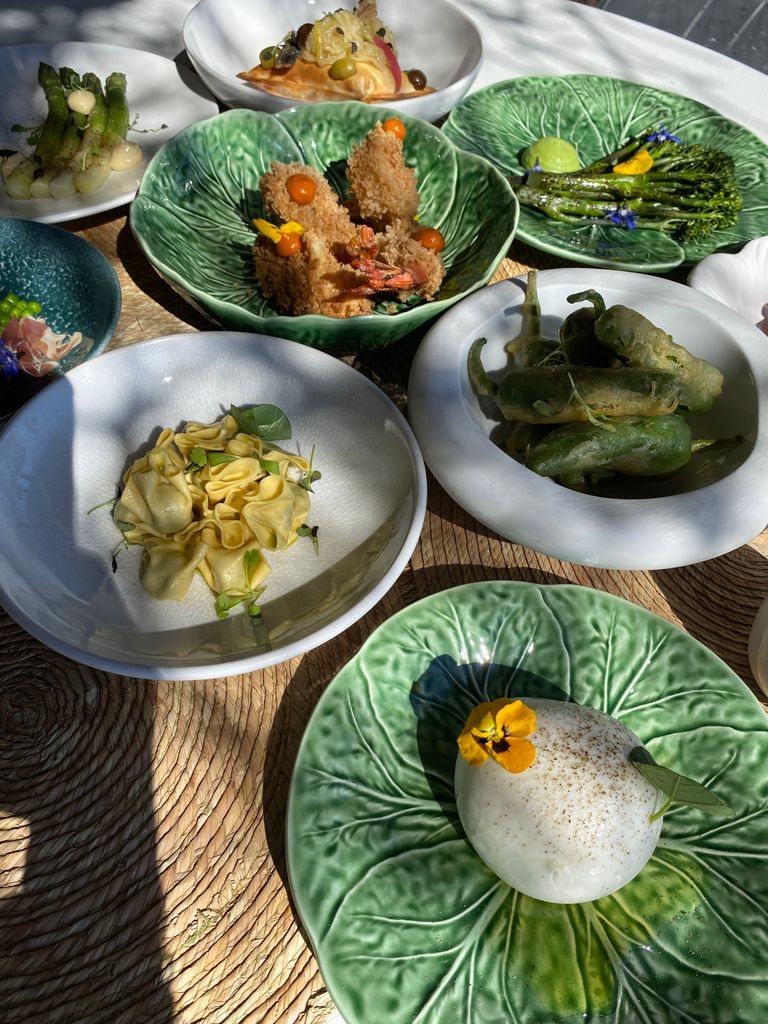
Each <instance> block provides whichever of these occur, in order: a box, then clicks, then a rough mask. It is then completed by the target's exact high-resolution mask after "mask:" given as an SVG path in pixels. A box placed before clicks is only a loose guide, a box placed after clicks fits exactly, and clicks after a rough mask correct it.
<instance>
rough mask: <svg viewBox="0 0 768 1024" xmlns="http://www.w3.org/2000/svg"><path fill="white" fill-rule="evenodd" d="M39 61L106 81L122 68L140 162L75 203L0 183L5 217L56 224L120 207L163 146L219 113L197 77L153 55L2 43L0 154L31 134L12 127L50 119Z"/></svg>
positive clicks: (90, 46) (0, 211)
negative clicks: (19, 193)
mask: <svg viewBox="0 0 768 1024" xmlns="http://www.w3.org/2000/svg"><path fill="white" fill-rule="evenodd" d="M41 61H44V62H45V63H46V64H52V65H53V66H54V67H56V68H60V67H71V68H73V69H74V70H75V71H77V72H79V73H80V74H84V73H85V72H86V71H93V72H95V74H97V75H98V76H99V78H100V79H101V80H102V83H103V82H104V79H105V78H106V76H107V75H108V74H110V72H112V71H123V72H124V73H125V76H126V96H127V99H128V109H129V111H130V115H131V120H132V121H133V119H134V118H135V119H136V121H135V125H134V128H133V129H132V130H131V131H129V133H128V139H129V141H131V142H137V143H138V144H139V145H140V146H141V149H142V154H143V159H142V162H141V164H140V165H139V167H138V168H136V169H135V170H133V171H121V172H120V173H116V174H112V175H110V177H109V179H108V180H107V182H106V184H105V185H104V186H103V187H102V188H100V189H99V190H98V192H94V193H93V195H89V196H76V197H74V198H73V199H59V200H57V199H30V200H24V199H10V198H9V196H8V195H7V193H6V191H5V189H4V188H3V186H2V184H0V216H3V217H23V218H25V219H26V220H37V221H42V222H43V223H45V224H55V223H58V222H61V221H67V220H73V219H74V218H75V217H84V216H86V215H89V214H92V213H101V212H102V211H104V210H112V209H114V208H115V207H116V206H122V205H123V204H124V203H128V202H130V201H131V199H133V197H134V196H135V195H136V189H137V188H138V187H139V182H140V181H141V176H142V174H143V173H144V169H145V167H146V166H147V164H148V163H149V161H150V159H151V158H152V157H153V156H154V155H155V153H156V152H157V151H158V150H159V149H160V147H161V146H162V145H163V143H165V142H167V141H168V140H169V139H171V138H173V136H174V135H176V134H177V133H178V132H180V131H181V129H182V128H186V127H187V125H189V124H193V123H194V122H195V121H202V120H204V119H205V118H207V117H213V115H214V114H217V113H218V112H219V108H218V106H217V104H216V103H215V102H214V100H213V99H211V97H210V95H209V93H208V92H207V90H206V89H205V87H204V85H203V84H202V82H201V81H200V80H199V79H198V77H197V75H195V74H194V72H192V71H190V70H188V69H187V68H183V67H179V65H178V64H174V62H173V61H171V60H167V59H166V58H165V57H158V56H157V55H156V54H154V53H147V52H145V51H144V50H130V49H128V48H126V47H124V46H108V45H104V44H101V43H25V44H24V45H20V46H0V67H1V68H2V69H3V73H2V75H0V149H14V150H15V149H19V148H20V147H22V144H23V142H24V140H25V139H26V136H25V135H23V134H21V135H20V134H19V133H17V132H13V131H11V128H12V126H13V125H15V124H20V125H24V126H25V127H28V126H31V125H36V124H40V123H41V122H42V121H43V120H44V118H45V114H46V111H47V105H46V101H45V96H44V95H43V91H42V89H41V88H40V86H39V85H38V84H37V68H38V65H39V64H40V62H41ZM22 148H23V147H22Z"/></svg>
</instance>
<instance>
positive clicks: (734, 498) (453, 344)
mask: <svg viewBox="0 0 768 1024" xmlns="http://www.w3.org/2000/svg"><path fill="white" fill-rule="evenodd" d="M587 288H594V289H595V290H596V291H598V292H600V293H601V294H602V295H603V297H604V298H605V301H606V305H613V304H615V303H622V304H624V305H626V306H630V307H632V308H634V309H637V310H639V311H640V312H641V313H643V314H644V315H645V316H647V317H648V318H649V319H650V320H652V321H653V322H654V323H655V324H656V325H657V326H659V327H662V328H663V329H664V330H666V331H667V332H668V333H669V334H671V335H672V336H673V337H674V339H675V340H676V341H677V342H678V343H680V344H683V345H685V346H686V347H687V348H689V349H690V350H691V351H692V352H693V353H694V354H695V355H698V356H703V357H704V358H705V359H708V360H710V362H712V363H714V364H715V365H716V366H717V367H718V368H719V369H720V370H721V371H722V372H723V373H724V375H725V384H724V387H723V393H722V395H721V396H720V398H719V399H718V400H717V402H716V403H715V405H714V406H713V408H712V409H711V410H710V411H709V412H707V413H704V414H700V415H697V416H691V417H689V422H690V424H691V427H692V429H693V433H694V437H720V438H729V437H733V436H736V435H741V437H742V441H741V442H740V443H739V444H738V445H737V446H736V447H734V448H732V449H730V450H727V451H709V452H701V453H698V454H696V455H694V457H693V458H692V459H691V462H690V463H689V465H688V466H687V467H686V468H685V469H684V470H683V471H681V472H679V473H677V474H675V476H674V477H671V478H669V479H667V480H664V481H657V482H651V481H641V480H637V481H634V480H633V481H632V482H631V484H628V485H627V486H626V492H627V493H631V494H632V495H633V496H632V497H602V496H595V495H589V494H582V493H578V492H576V491H571V490H568V489H567V488H565V487H562V486H560V485H559V484H557V483H555V482H554V481H553V480H549V479H547V478H545V477H542V476H539V475H537V474H536V473H534V472H533V471H531V470H529V469H526V468H525V467H524V466H523V465H521V464H520V463H518V462H516V461H515V460H514V459H512V458H511V457H510V456H509V455H507V454H506V453H505V452H504V451H502V449H501V448H499V447H498V446H497V445H496V444H495V443H494V442H493V441H492V440H491V439H490V437H491V434H492V433H493V432H494V431H496V430H497V429H498V428H499V421H500V417H498V414H496V415H494V410H493V409H492V408H491V407H490V405H489V401H490V400H488V399H483V400H479V399H478V398H477V396H476V395H475V394H474V392H473V391H472V388H471V387H470V384H469V380H468V378H467V370H466V362H467V353H468V351H469V347H470V345H471V344H472V342H473V341H474V340H475V338H477V337H480V336H485V337H486V338H487V339H488V341H487V345H486V346H485V348H484V349H483V362H484V365H485V367H486V369H487V370H489V372H491V373H493V372H494V371H496V370H500V369H502V368H503V367H504V366H505V365H506V353H505V352H504V344H505V342H506V341H508V340H509V339H510V338H513V337H514V336H516V335H517V334H518V333H519V332H520V327H521V319H522V318H521V308H522V303H523V298H524V278H516V279H513V280H510V281H503V282H501V283H500V284H496V285H493V286H492V287H490V288H485V289H483V291H481V292H477V293H475V294H474V295H471V296H469V297H468V298H466V299H464V300H463V301H462V302H460V303H458V304H457V305H456V306H454V307H453V309H452V310H450V311H449V312H448V313H446V314H445V315H444V316H443V317H442V318H441V319H440V320H439V321H438V322H437V324H436V325H435V326H434V327H433V328H432V329H431V330H430V331H429V333H428V334H427V335H426V337H425V338H424V340H423V342H422V344H421V346H420V348H419V351H418V353H417V355H416V358H415V360H414V364H413V368H412V371H411V377H410V381H409V386H408V412H409V419H410V422H411V424H412V426H413V429H414V430H415V432H416V436H417V438H418V439H419V444H420V445H421V449H422V452H423V454H424V458H425V460H426V462H427V465H428V466H429V467H430V469H431V470H432V472H433V473H434V474H435V476H436V477H437V479H438V480H439V481H440V483H441V484H442V485H443V487H444V488H445V490H446V491H448V493H449V494H450V495H451V496H452V497H453V498H454V499H455V500H456V501H457V502H458V503H459V504H460V505H461V506H462V507H464V508H465V509H467V511H469V512H470V513H471V514H472V515H474V516H475V517H476V518H477V519H479V520H480V522H482V523H484V524H485V525H486V526H489V527H490V528H491V529H493V530H495V531H496V532H497V533H499V534H501V536H503V537H506V538H508V539H510V540H514V541H517V542H518V543H520V544H524V545H525V546H527V547H529V548H534V549H535V550H537V551H541V552H543V553H544V554H547V555H552V556H554V557H556V558H562V559H565V560H567V561H570V562H576V563H580V564H584V565H595V566H602V567H605V568H612V569H663V568H671V567H672V566H678V565H688V564H692V563H695V562H701V561H704V560H705V559H708V558H714V557H715V556H717V555H721V554H723V553H724V552H726V551H731V550H733V549H734V548H736V547H739V546H740V545H741V544H744V543H746V542H747V541H749V540H751V539H752V538H753V537H755V536H756V535H757V534H758V533H760V532H761V531H762V530H763V529H764V528H765V525H766V523H767V522H768V488H767V487H766V485H765V481H766V480H767V479H768V415H766V410H767V409H768V345H766V343H765V338H764V336H763V335H762V334H761V332H760V331H758V330H757V328H756V327H753V326H751V325H750V324H748V323H746V321H744V320H743V319H742V318H741V317H740V316H738V315H737V314H736V313H734V312H732V311H731V310H728V309H726V308H725V307H723V306H722V305H721V304H720V303H718V302H716V301H715V300H714V299H711V298H709V297H708V296H705V295H701V294H699V293H698V292H695V291H693V290H692V289H691V288H687V287H686V286H685V285H682V284H677V283H675V282H672V281H666V280H662V279H660V278H656V277H652V276H649V275H646V274H631V273H626V272H623V271H618V270H596V269H586V268H582V269H572V270H544V271H540V272H539V275H538V290H539V298H540V301H541V308H542V313H543V327H544V333H545V334H548V335H549V336H551V337H556V334H557V329H558V327H559V325H560V323H561V322H562V320H563V319H564V317H565V316H567V314H568V313H570V312H572V311H573V309H575V308H577V307H576V306H574V305H571V304H569V303H568V302H567V301H566V296H568V295H570V294H572V293H574V292H580V291H584V290H585V289H587ZM635 495H637V496H635ZM639 495H642V496H639Z"/></svg>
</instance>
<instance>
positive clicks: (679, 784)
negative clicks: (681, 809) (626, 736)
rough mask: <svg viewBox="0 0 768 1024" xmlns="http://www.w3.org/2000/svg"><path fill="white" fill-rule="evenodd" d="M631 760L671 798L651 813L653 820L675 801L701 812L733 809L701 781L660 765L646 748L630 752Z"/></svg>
mask: <svg viewBox="0 0 768 1024" xmlns="http://www.w3.org/2000/svg"><path fill="white" fill-rule="evenodd" d="M629 760H630V762H631V763H632V764H633V765H634V767H635V768H636V769H637V770H638V771H639V772H640V774H641V775H643V776H645V778H646V779H648V781H649V782H650V783H652V785H654V786H655V787H656V788H657V789H659V790H661V792H662V793H664V794H665V796H666V797H667V798H668V799H667V801H666V803H665V804H664V805H663V807H661V808H659V810H658V811H656V812H655V813H654V814H652V815H651V821H655V820H656V819H657V818H660V817H661V815H662V814H665V813H666V812H667V811H668V810H669V808H670V807H671V806H672V805H673V804H687V805H688V806H689V807H695V808H696V809H697V810H699V811H706V812H707V813H708V814H716V815H718V816H720V817H728V816H730V815H732V814H733V809H732V808H731V807H729V806H728V804H727V803H725V801H724V800H721V799H720V797H719V796H716V795H715V794H714V793H713V792H712V790H711V789H708V788H707V787H706V786H705V785H703V784H702V783H701V782H696V781H695V780H694V779H689V778H687V776H685V775H679V774H678V773H677V772H675V771H673V770H672V769H671V768H665V767H664V766H663V765H660V764H657V763H656V761H654V759H653V758H652V757H651V755H650V754H649V753H648V751H647V750H646V749H645V747H634V748H633V749H632V750H630V752H629Z"/></svg>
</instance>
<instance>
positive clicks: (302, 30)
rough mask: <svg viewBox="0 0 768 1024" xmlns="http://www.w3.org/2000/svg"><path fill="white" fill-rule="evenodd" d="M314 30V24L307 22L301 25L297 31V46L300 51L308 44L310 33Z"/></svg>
mask: <svg viewBox="0 0 768 1024" xmlns="http://www.w3.org/2000/svg"><path fill="white" fill-rule="evenodd" d="M313 28H314V26H313V25H312V23H311V22H309V21H306V22H304V24H303V25H300V26H299V27H298V28H297V29H296V45H297V46H298V48H299V49H301V48H302V46H303V45H304V43H306V41H307V37H308V36H309V33H310V32H311V31H312V29H313Z"/></svg>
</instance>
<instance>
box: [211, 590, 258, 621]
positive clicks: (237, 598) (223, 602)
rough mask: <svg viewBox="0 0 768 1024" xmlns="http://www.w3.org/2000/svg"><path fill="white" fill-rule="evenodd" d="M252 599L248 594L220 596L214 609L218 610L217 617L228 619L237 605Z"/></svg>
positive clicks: (225, 594)
mask: <svg viewBox="0 0 768 1024" xmlns="http://www.w3.org/2000/svg"><path fill="white" fill-rule="evenodd" d="M249 597H250V594H247V593H240V594H234V593H228V592H227V593H224V594H219V596H218V597H217V598H216V603H215V605H214V608H215V609H216V615H217V617H218V618H220V619H226V617H227V616H228V615H229V613H230V611H231V609H232V608H236V607H237V605H239V604H242V603H243V601H246V600H247V599H248V598H249Z"/></svg>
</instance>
